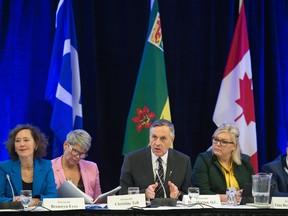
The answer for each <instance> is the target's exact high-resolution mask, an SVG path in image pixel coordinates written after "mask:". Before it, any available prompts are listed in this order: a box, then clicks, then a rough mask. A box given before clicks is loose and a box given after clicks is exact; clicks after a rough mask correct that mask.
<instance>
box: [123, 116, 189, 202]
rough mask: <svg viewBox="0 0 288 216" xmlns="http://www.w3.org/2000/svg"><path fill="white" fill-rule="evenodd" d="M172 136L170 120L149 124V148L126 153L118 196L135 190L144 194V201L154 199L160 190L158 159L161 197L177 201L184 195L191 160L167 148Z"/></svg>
mask: <svg viewBox="0 0 288 216" xmlns="http://www.w3.org/2000/svg"><path fill="white" fill-rule="evenodd" d="M174 137H175V133H174V125H173V124H172V123H171V122H170V121H167V120H165V119H160V120H158V121H155V122H154V123H153V124H152V125H151V127H150V132H149V146H148V147H145V148H142V149H139V150H136V151H134V152H131V153H129V154H127V155H126V157H125V159H124V162H123V164H122V169H121V176H120V186H121V187H122V188H121V190H120V192H119V193H120V194H127V190H128V187H139V189H140V193H145V194H146V199H154V198H155V197H158V196H156V193H155V192H156V191H157V190H158V187H161V182H159V183H158V182H157V180H156V177H157V174H159V173H157V172H158V170H159V162H158V160H159V159H158V158H161V159H162V163H161V162H160V163H161V164H162V166H163V170H164V181H163V185H164V187H165V190H164V193H163V196H164V197H165V195H166V196H167V197H170V198H179V196H180V195H183V193H187V190H188V187H189V186H190V185H191V176H192V167H191V161H190V157H189V156H187V155H185V154H183V153H181V152H179V151H176V150H174V149H171V148H170V147H171V146H172V144H173V141H174ZM157 159H158V160H157ZM160 166H161V165H160ZM156 173H157V174H156ZM157 194H158V193H157Z"/></svg>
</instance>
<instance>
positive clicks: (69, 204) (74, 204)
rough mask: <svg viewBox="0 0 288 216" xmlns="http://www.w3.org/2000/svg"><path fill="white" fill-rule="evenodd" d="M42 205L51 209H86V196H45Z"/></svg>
mask: <svg viewBox="0 0 288 216" xmlns="http://www.w3.org/2000/svg"><path fill="white" fill-rule="evenodd" d="M42 207H44V208H47V209H49V210H51V211H59V210H72V209H73V210H74V209H85V202H84V198H44V199H43V203H42Z"/></svg>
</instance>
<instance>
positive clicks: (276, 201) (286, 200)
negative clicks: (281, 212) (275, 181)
mask: <svg viewBox="0 0 288 216" xmlns="http://www.w3.org/2000/svg"><path fill="white" fill-rule="evenodd" d="M270 208H275V209H288V197H272V200H271V207H270Z"/></svg>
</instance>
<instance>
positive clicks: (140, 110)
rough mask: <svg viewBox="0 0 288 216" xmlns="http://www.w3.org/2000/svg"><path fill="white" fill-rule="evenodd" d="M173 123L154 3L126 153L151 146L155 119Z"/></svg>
mask: <svg viewBox="0 0 288 216" xmlns="http://www.w3.org/2000/svg"><path fill="white" fill-rule="evenodd" d="M162 118H163V119H167V120H170V121H171V114H170V105H169V97H168V89H167V83H166V72H165V61H164V50H163V41H162V30H161V22H160V14H159V10H158V1H157V0H155V1H154V3H153V4H152V10H151V14H150V21H149V31H148V35H147V40H146V43H145V48H144V52H143V56H142V60H141V65H140V69H139V72H138V78H137V82H136V86H135V90H134V95H133V99H132V104H131V107H130V112H129V115H128V119H127V124H126V133H125V139H124V145H123V152H122V153H123V154H124V155H126V154H127V153H129V152H131V151H133V150H136V149H139V148H141V147H144V146H147V145H148V144H149V128H150V126H151V124H152V122H154V121H155V120H158V119H162Z"/></svg>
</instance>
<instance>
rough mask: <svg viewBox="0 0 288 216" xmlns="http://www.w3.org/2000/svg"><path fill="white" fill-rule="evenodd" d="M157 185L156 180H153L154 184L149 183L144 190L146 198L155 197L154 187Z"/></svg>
mask: <svg viewBox="0 0 288 216" xmlns="http://www.w3.org/2000/svg"><path fill="white" fill-rule="evenodd" d="M157 186H158V182H155V184H152V185H149V186H148V188H147V189H146V191H145V194H146V199H147V200H149V199H154V198H155V192H154V191H155V189H156V188H157Z"/></svg>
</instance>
